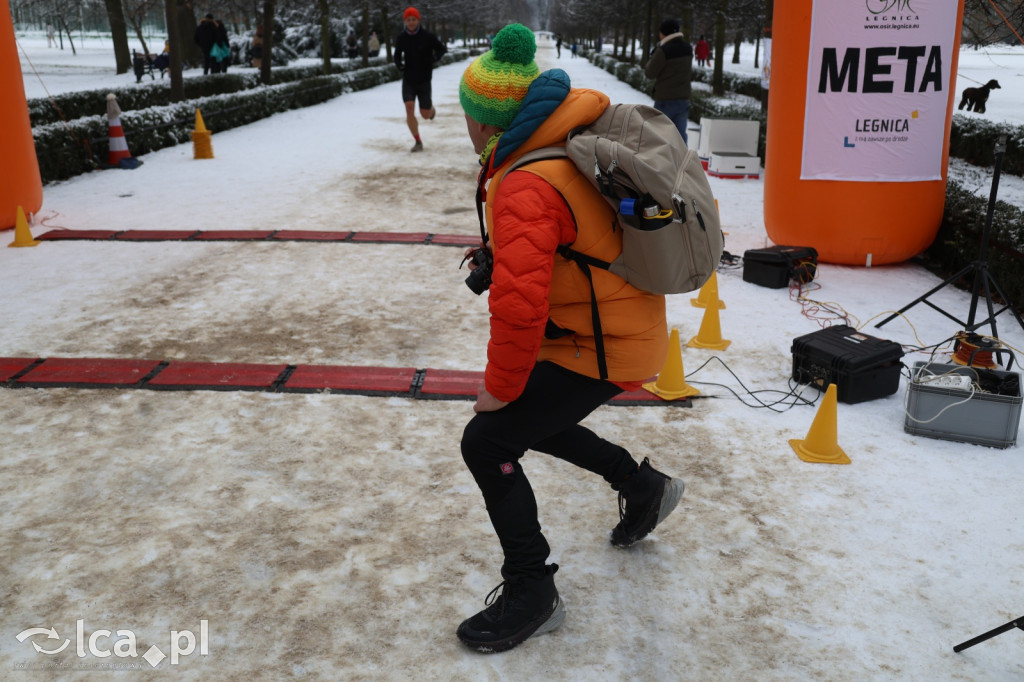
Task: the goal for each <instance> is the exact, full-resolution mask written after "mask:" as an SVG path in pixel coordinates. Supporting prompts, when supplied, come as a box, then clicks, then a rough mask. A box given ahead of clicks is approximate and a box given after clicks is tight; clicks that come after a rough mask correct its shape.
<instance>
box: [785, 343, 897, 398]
mask: <svg viewBox="0 0 1024 682" xmlns="http://www.w3.org/2000/svg"><path fill="white" fill-rule="evenodd" d="M792 350H793V380H794V381H796V382H797V383H801V384H807V383H814V384H817V385H818V386H820V387H821V388H822V389H823V390H824V389H825V388H827V387H828V385H829V384H830V383H833V384H835V385H836V397H837V398H838V399H839V401H840V402H844V403H861V402H864V401H866V400H875V399H877V398H884V397H885V396H887V395H892V394H893V393H895V392H896V391H897V390H899V387H900V368H901V367H902V366H903V363H902V362H901V361H900V359H901V358H902V357H903V348H902V347H901V346H900V344H898V343H896V342H895V341H887V340H885V339H878V338H875V337H873V336H868V335H867V334H862V333H861V332H858V331H857V330H856V329H854V328H853V327H849V326H846V325H839V326H834V327H828V328H827V329H822V330H820V331H816V332H813V333H811V334H807V335H805V336H801V337H799V338H796V339H794V340H793V349H792Z"/></svg>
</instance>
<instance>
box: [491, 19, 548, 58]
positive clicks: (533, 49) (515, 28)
mask: <svg viewBox="0 0 1024 682" xmlns="http://www.w3.org/2000/svg"><path fill="white" fill-rule="evenodd" d="M491 50H493V51H494V58H495V59H497V60H498V61H500V62H509V63H511V64H529V63H530V62H532V61H533V57H534V55H535V54H537V43H536V41H535V40H534V38H533V31H531V30H530V29H528V28H526V27H525V26H523V25H522V24H509V25H508V26H506V27H505V28H503V29H501V30H500V31H498V34H497V35H496V36H494V40H493V41H492V42H491Z"/></svg>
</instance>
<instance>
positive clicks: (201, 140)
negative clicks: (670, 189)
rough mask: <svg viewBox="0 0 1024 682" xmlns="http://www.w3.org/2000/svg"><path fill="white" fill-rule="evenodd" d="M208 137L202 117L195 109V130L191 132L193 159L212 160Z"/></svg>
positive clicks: (211, 143) (208, 133)
mask: <svg viewBox="0 0 1024 682" xmlns="http://www.w3.org/2000/svg"><path fill="white" fill-rule="evenodd" d="M210 137H211V133H210V131H209V130H207V129H206V124H205V123H203V115H202V114H201V113H199V110H198V109H196V129H195V130H193V131H192V158H193V159H212V158H213V141H212V140H211V139H210Z"/></svg>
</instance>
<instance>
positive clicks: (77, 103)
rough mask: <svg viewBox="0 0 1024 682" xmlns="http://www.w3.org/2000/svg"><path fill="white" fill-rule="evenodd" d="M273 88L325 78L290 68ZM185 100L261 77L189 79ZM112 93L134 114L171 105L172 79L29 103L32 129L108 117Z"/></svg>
mask: <svg viewBox="0 0 1024 682" xmlns="http://www.w3.org/2000/svg"><path fill="white" fill-rule="evenodd" d="M379 66H387V60H386V59H384V58H383V57H374V58H372V59H370V67H379ZM331 68H332V74H344V73H350V72H353V71H358V70H362V69H363V66H362V62H355V61H352V60H345V61H343V62H335V63H333V64H332V65H331ZM270 75H271V81H270V82H271V85H280V84H281V83H292V82H295V81H300V80H303V79H306V78H314V77H316V76H320V75H322V67H321V66H320V65H314V66H287V67H281V68H276V69H274V70H273V71H271V74H270ZM182 85H183V87H184V90H185V99H186V100H192V99H199V98H201V97H212V96H213V95H226V94H229V93H232V92H241V91H242V90H250V89H252V88H256V87H259V86H260V75H259V73H257V72H255V71H248V72H245V73H242V72H235V73H231V72H228V73H225V74H216V75H209V76H196V77H193V78H186V79H185V80H184V82H183V84H182ZM110 92H113V93H114V96H115V97H116V98H117V104H118V106H119V107H120V108H121V111H134V110H136V109H147V108H149V107H158V106H163V105H166V104H172V102H171V89H170V79H161V80H157V81H150V82H143V84H140V85H133V86H128V87H123V88H115V89H113V90H80V91H78V92H68V93H64V94H60V95H54V96H53V97H52V98H49V97H41V98H37V99H30V100H29V101H28V114H29V120H30V121H31V123H32V127H33V128H35V127H36V126H43V125H47V124H50V123H57V122H59V121H61V120H66V121H70V120H73V119H76V118H82V117H83V116H105V115H106V113H107V93H110Z"/></svg>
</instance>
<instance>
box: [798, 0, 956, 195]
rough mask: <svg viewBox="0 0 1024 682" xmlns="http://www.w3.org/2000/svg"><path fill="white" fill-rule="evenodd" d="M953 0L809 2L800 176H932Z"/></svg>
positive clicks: (936, 168)
mask: <svg viewBox="0 0 1024 682" xmlns="http://www.w3.org/2000/svg"><path fill="white" fill-rule="evenodd" d="M957 4H958V3H956V2H954V1H953V0H818V1H816V2H815V3H814V6H813V9H812V14H811V40H810V57H809V59H808V68H807V109H806V113H805V116H804V146H803V159H802V166H801V170H800V179H801V180H852V181H861V182H912V181H920V180H939V179H941V177H942V175H941V172H942V146H943V137H944V135H945V127H946V114H947V110H946V107H947V104H948V102H949V90H948V88H950V87H951V83H952V82H953V81H952V77H951V73H950V69H951V64H952V57H953V54H952V53H953V44H954V39H955V35H956V31H957V30H959V27H958V26H957V24H956V15H957Z"/></svg>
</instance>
